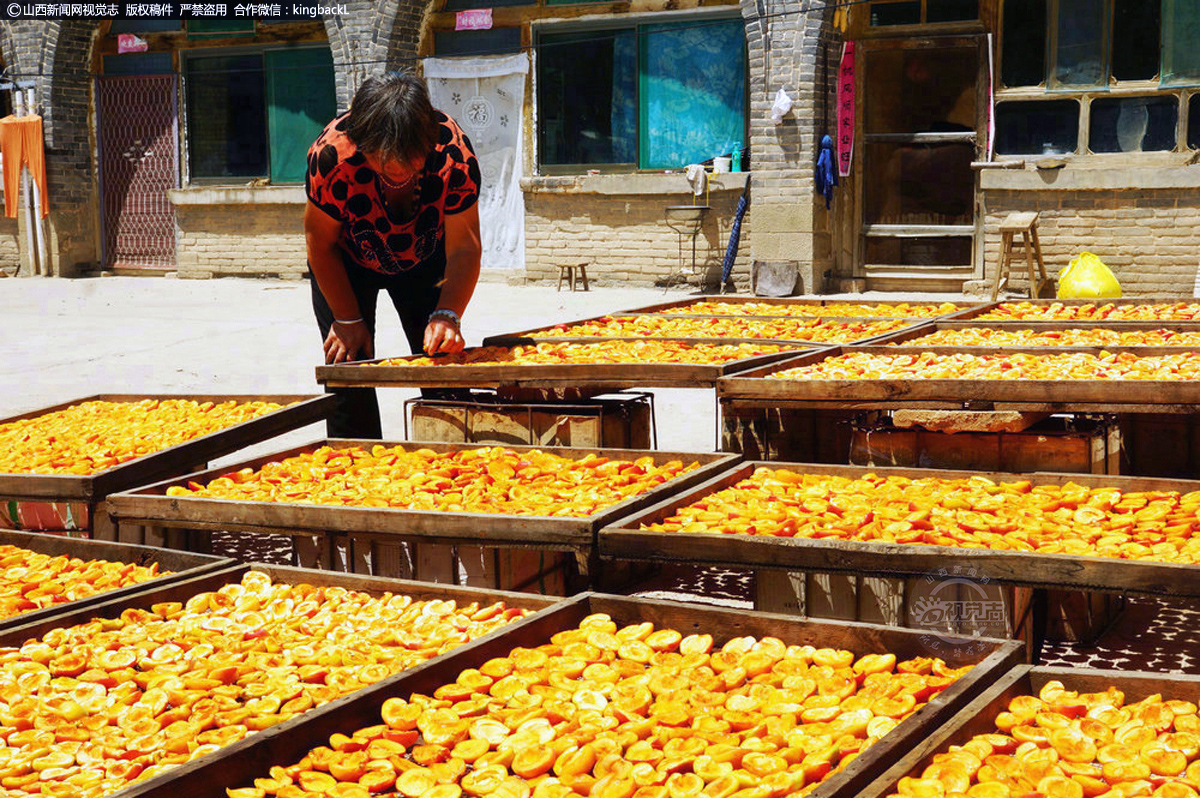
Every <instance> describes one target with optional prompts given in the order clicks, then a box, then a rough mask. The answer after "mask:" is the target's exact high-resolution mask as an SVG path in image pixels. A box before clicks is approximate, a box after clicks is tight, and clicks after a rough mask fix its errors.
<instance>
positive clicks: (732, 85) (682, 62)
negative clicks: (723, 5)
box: [639, 19, 746, 169]
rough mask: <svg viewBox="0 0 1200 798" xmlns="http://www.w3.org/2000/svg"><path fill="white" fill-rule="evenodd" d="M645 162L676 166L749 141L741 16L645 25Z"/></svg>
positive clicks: (661, 166)
mask: <svg viewBox="0 0 1200 798" xmlns="http://www.w3.org/2000/svg"><path fill="white" fill-rule="evenodd" d="M641 48H642V58H643V67H642V75H641V110H642V125H641V147H640V158H639V160H640V164H639V165H640V166H641V167H642V168H644V169H676V168H680V167H683V166H686V165H688V164H692V163H699V162H701V161H707V160H709V159H711V158H714V157H716V156H718V155H725V154H728V153H732V152H733V150H734V148H735V147H739V146H741V145H742V142H744V141H745V127H746V68H745V65H746V36H745V28H744V26H743V24H742V20H741V19H731V20H723V21H720V22H704V23H693V24H690V25H686V26H684V25H678V24H674V25H673V24H663V25H647V26H644V27H643V28H642V41H641Z"/></svg>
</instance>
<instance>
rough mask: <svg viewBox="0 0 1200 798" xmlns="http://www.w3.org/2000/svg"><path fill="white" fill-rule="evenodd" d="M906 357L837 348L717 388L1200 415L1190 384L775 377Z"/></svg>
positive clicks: (1039, 350)
mask: <svg viewBox="0 0 1200 798" xmlns="http://www.w3.org/2000/svg"><path fill="white" fill-rule="evenodd" d="M1178 350H1179V348H1178V347H1125V348H1121V347H1109V348H1108V349H1106V350H1102V349H1100V348H1095V347H1093V348H1087V347H1075V348H1071V349H1064V348H1056V347H1009V348H994V349H984V348H982V347H946V348H944V349H943V350H942V351H943V352H954V351H963V352H968V353H973V354H988V353H995V354H1012V353H1014V352H1028V353H1032V354H1037V355H1051V354H1055V353H1057V352H1085V351H1086V352H1093V353H1099V352H1101V351H1109V352H1121V351H1128V352H1131V353H1133V354H1135V355H1137V356H1139V357H1148V356H1153V355H1160V354H1178ZM856 352H857V353H867V354H877V355H880V354H885V355H897V354H903V353H902V352H899V351H898V350H897V348H896V347H894V346H854V347H848V346H837V347H829V348H826V349H823V350H820V351H818V352H809V353H803V354H800V355H797V356H795V357H793V358H790V359H787V360H783V361H778V362H775V363H772V364H770V365H767V366H763V367H758V368H750V369H746V370H743V371H740V372H739V373H737V374H734V375H731V376H729V377H725V378H723V379H721V380H719V381H718V383H717V395H718V397H719V398H720V399H721V400H723V401H724V400H736V401H737V402H738V403H739V404H740V405H741V406H743V407H747V408H749V407H772V408H776V407H777V408H793V407H827V408H836V409H842V410H854V409H859V410H883V409H896V408H922V409H932V410H961V409H964V408H969V409H980V410H985V409H986V410H1023V411H1030V412H1035V411H1045V412H1052V413H1152V412H1154V413H1195V412H1200V392H1198V391H1197V390H1196V386H1195V384H1194V383H1193V382H1191V381H1188V380H987V379H961V380H958V379H877V380H857V379H839V380H832V379H830V380H800V379H794V380H789V379H775V378H772V377H770V375H771V374H774V373H776V372H780V371H785V370H787V369H791V368H797V367H801V366H809V365H813V364H815V363H817V362H820V361H822V360H825V359H828V358H833V357H838V356H839V355H844V354H850V353H856Z"/></svg>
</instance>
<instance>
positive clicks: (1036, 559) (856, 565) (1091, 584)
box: [598, 461, 1200, 597]
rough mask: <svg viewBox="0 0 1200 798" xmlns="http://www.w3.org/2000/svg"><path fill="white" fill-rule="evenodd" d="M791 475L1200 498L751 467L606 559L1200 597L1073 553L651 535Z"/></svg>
mask: <svg viewBox="0 0 1200 798" xmlns="http://www.w3.org/2000/svg"><path fill="white" fill-rule="evenodd" d="M759 467H766V468H771V469H780V468H786V469H789V470H792V471H797V472H800V473H809V474H829V475H837V476H846V477H859V476H862V475H864V474H879V475H881V476H887V475H895V476H905V477H912V478H914V479H916V478H922V477H943V478H963V479H969V478H971V477H980V476H984V477H988V478H989V479H992V480H993V481H1006V482H1011V481H1017V480H1024V479H1029V480H1032V481H1033V482H1035V483H1037V482H1038V481H1041V482H1043V483H1045V482H1049V481H1052V480H1053V481H1058V482H1067V481H1070V482H1074V483H1076V484H1079V485H1087V486H1090V487H1116V488H1121V489H1122V490H1176V491H1180V492H1183V493H1186V492H1190V491H1194V490H1200V481H1191V480H1169V479H1157V478H1153V477H1115V476H1108V475H1104V474H1066V473H1063V474H1059V473H1051V472H1035V473H1032V474H1000V473H992V472H980V471H952V470H942V469H931V468H919V469H918V468H871V467H866V466H831V465H817V464H813V463H779V462H773V461H771V462H767V461H753V462H744V463H741V464H739V465H736V466H734V467H733V468H731V469H730V470H729V471H727V472H725V473H724V474H720V475H718V476H716V477H714V478H713V479H710V480H708V481H707V482H705V483H704V484H703V485H697V486H695V487H693V488H691V489H689V490H686V491H683V492H681V493H677V494H675V495H673V496H671V497H670V498H668V499H667V500H666V501H663V502H660V503H659V504H657V505H655V506H653V507H648V508H646V509H644V510H641V511H639V512H637V513H635V514H634V515H631V516H628V517H626V518H623V519H621V520H620V521H619V522H618V523H616V524H613V525H611V526H608V527H605V528H604V529H602V530H600V532H599V534H598V546H599V552H600V556H601V558H614V559H649V560H656V561H659V560H671V561H675V562H689V563H702V564H720V565H734V566H749V567H754V568H786V569H789V570H797V571H820V572H826V573H853V574H866V575H870V576H883V577H897V576H907V577H920V576H924V575H926V574H931V573H936V572H937V571H938V570H939V569H941V568H945V567H946V564H947V563H948V562H954V563H955V564H956V565H962V566H963V567H965V568H968V569H974V570H973V571H972V573H978V574H980V575H981V576H986V577H987V578H988V579H989V580H991V581H995V582H1002V583H1004V584H1012V585H1022V586H1029V587H1044V588H1051V589H1058V590H1068V589H1072V588H1079V589H1086V590H1100V591H1105V592H1115V593H1145V594H1150V595H1169V596H1189V597H1195V596H1200V565H1178V564H1174V563H1164V562H1143V561H1137V562H1132V561H1128V560H1118V559H1115V558H1105V557H1076V556H1072V555H1066V554H1036V553H1029V552H1015V551H992V550H989V549H968V548H951V547H948V546H927V545H917V544H907V543H890V544H889V543H860V542H855V541H845V540H835V539H832V538H830V539H826V540H813V539H809V538H778V537H772V536H765V535H764V536H758V535H718V534H691V533H689V534H685V533H678V532H647V531H643V530H641V529H639V527H640V525H641V524H643V523H654V522H657V521H661V520H662V519H663V518H666V517H667V516H669V515H671V514H672V513H673V512H674V511H675V510H676V509H678V508H680V507H685V506H687V505H689V504H691V503H692V502H694V501H696V500H697V499H699V498H701V497H703V496H707V495H709V494H711V493H714V492H716V491H718V490H721V489H723V488H726V487H728V486H730V485H733V484H734V483H736V482H738V481H740V480H742V479H745V478H746V477H748V476H750V475H751V474H752V473H753V472H754V470H755V469H756V468H759Z"/></svg>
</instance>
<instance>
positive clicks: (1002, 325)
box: [870, 321, 1200, 355]
mask: <svg viewBox="0 0 1200 798" xmlns="http://www.w3.org/2000/svg"><path fill="white" fill-rule="evenodd" d="M978 329H986V330H1029V329H1031V330H1033V331H1034V332H1049V331H1053V330H1116V331H1129V330H1171V331H1174V332H1200V322H1164V323H1162V324H1156V323H1154V322H1139V321H1130V322H1125V323H1124V324H1122V325H1120V326H1119V327H1115V326H1113V325H1110V324H1097V323H1094V322H1054V323H1049V322H1042V323H1038V324H1021V323H1017V322H980V323H978V324H972V323H971V322H967V321H939V322H933V323H931V324H922V325H920V326H918V327H909V328H908V329H905V330H897V331H896V332H894V333H891V334H890V335H887V336H884V337H877V338H875V339H872V341H871V342H870V343H871V345H873V346H886V347H888V348H889V350H891V351H901V352H913V351H917V350H918V345H917V344H912V343H911V342H912V341H915V340H916V339H918V338H922V337H924V336H926V335H930V334H932V333H934V332H940V331H942V330H978ZM1100 349H1104V350H1106V351H1109V352H1133V353H1134V354H1139V355H1147V354H1157V355H1177V354H1180V353H1182V352H1193V351H1197V350H1200V344H1196V345H1195V346H1116V345H1114V346H1103V347H1097V346H1040V345H1024V346H945V345H942V344H938V345H932V346H930V345H925V344H921V345H919V351H921V352H938V353H947V352H968V353H972V354H980V353H994V352H998V351H1003V352H1011V351H1022V352H1096V351H1099V350H1100Z"/></svg>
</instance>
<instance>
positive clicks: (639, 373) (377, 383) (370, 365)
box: [316, 339, 811, 392]
mask: <svg viewBox="0 0 1200 798" xmlns="http://www.w3.org/2000/svg"><path fill="white" fill-rule="evenodd" d="M636 340H646V339H636ZM656 340H671V339H656ZM713 340H714V341H719V342H720V343H725V344H727V343H734V342H733V341H730V340H728V339H713ZM528 342H529V343H536V342H535V341H533V340H532V339H530V341H528ZM589 342H590V343H597V341H596V340H595V339H592V340H591V341H589ZM710 342H711V341H710ZM754 343H764V342H763V341H762V340H755V341H754ZM787 346H789V349H788V351H783V352H771V353H767V354H762V355H755V356H753V357H747V358H742V359H740V360H733V361H730V362H728V363H720V364H711V365H708V364H690V363H568V364H561V365H528V364H521V365H508V364H504V365H488V364H474V365H462V366H381V365H378V364H379V363H380V362H382V360H371V361H360V362H354V363H341V364H338V365H336V366H318V367H317V371H316V374H317V382H319V383H322V384H324V385H326V386H329V387H343V388H344V387H355V386H371V387H377V388H386V387H396V386H415V387H423V388H445V387H472V388H486V387H497V386H517V387H526V388H562V387H575V386H587V387H589V388H594V389H597V390H598V389H601V388H602V389H604V390H606V391H607V390H624V389H627V388H709V387H712V386H713V385H715V384H716V381H717V380H719V379H721V378H722V377H724V376H725V375H727V374H732V373H734V372H736V371H740V370H742V369H745V368H755V367H757V366H762V365H766V364H768V363H773V362H775V361H776V360H783V359H786V358H788V357H791V356H792V355H794V354H795V352H796V351H798V348H799V347H800V346H801V345H787ZM807 348H811V346H810V347H807ZM468 351H469V350H468ZM598 392H599V390H598Z"/></svg>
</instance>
